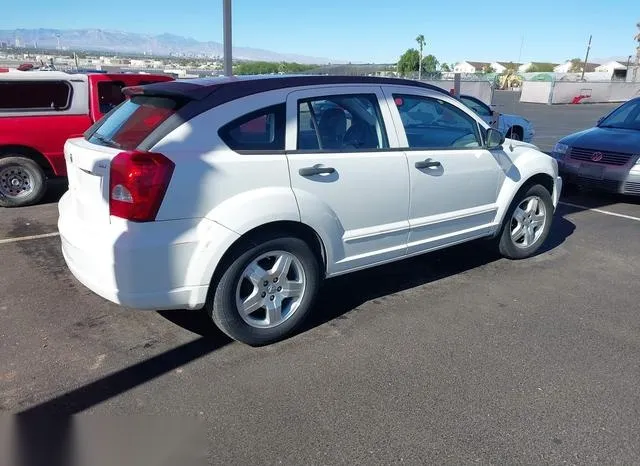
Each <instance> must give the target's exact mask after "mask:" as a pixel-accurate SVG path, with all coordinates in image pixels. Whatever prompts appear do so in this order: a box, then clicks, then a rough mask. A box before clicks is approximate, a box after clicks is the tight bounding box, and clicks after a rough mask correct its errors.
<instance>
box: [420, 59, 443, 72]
mask: <svg viewBox="0 0 640 466" xmlns="http://www.w3.org/2000/svg"><path fill="white" fill-rule="evenodd" d="M439 64H440V62H439V61H438V59H437V58H436V57H434V56H433V55H427V56H426V57H424V58H423V59H422V69H424V70H425V71H427V72H429V73H435V72H436V70H437V69H438V65H439Z"/></svg>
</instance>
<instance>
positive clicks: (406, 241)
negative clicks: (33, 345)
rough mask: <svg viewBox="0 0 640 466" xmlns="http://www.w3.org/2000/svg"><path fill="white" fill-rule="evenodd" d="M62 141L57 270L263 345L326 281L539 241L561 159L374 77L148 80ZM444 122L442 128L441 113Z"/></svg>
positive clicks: (423, 90)
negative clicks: (478, 247) (456, 250)
mask: <svg viewBox="0 0 640 466" xmlns="http://www.w3.org/2000/svg"><path fill="white" fill-rule="evenodd" d="M125 92H126V93H127V94H128V95H129V96H130V99H129V100H127V101H126V102H124V103H122V104H121V105H120V106H118V107H117V108H116V109H115V110H113V111H112V112H111V113H110V114H108V115H107V116H106V117H105V118H103V119H102V120H100V121H99V122H98V123H96V124H95V125H94V126H92V127H91V128H90V129H89V130H88V131H87V132H86V134H85V135H84V137H83V138H76V139H70V140H69V141H67V143H66V145H65V159H66V163H67V169H68V176H69V191H68V192H67V193H65V195H64V196H63V197H62V199H61V200H60V203H59V212H60V217H59V224H58V226H59V231H60V235H61V241H62V251H63V254H64V257H65V260H66V262H67V264H68V266H69V268H70V270H71V271H72V273H73V274H74V275H75V276H76V277H77V279H78V280H79V281H80V282H82V283H83V284H84V285H86V286H87V287H88V288H90V289H91V290H93V291H94V292H95V293H97V294H99V295H100V296H102V297H104V298H106V299H108V300H110V301H113V302H115V303H119V304H121V305H124V306H128V307H132V308H138V309H185V308H186V309H201V308H204V309H205V310H206V312H207V313H209V314H210V316H211V317H212V319H213V321H214V322H215V323H216V324H217V325H218V326H219V327H220V328H221V329H222V330H223V331H224V332H225V333H227V334H228V335H230V336H231V337H232V338H234V339H236V340H240V341H243V342H245V343H248V344H252V345H260V344H267V343H270V342H273V341H276V340H279V339H282V338H284V337H285V336H287V335H289V334H291V333H292V332H293V331H294V330H295V329H296V328H297V327H298V326H299V325H300V324H301V322H302V321H303V319H304V318H305V317H307V316H308V314H309V313H310V311H311V310H312V307H313V302H314V298H315V296H316V293H317V291H318V289H319V287H320V284H321V281H322V280H323V279H325V278H329V277H335V276H337V275H341V274H346V273H349V272H353V271H356V270H360V269H364V268H367V267H372V266H376V265H380V264H384V263H389V262H393V261H397V260H400V259H404V258H406V257H409V256H413V255H416V254H422V253H425V252H427V251H432V250H435V249H440V248H444V247H447V246H450V245H453V244H457V243H461V242H465V241H470V240H474V239H478V238H488V239H493V240H494V241H495V243H496V246H497V247H498V248H499V250H500V251H501V253H502V254H503V255H504V256H506V257H509V258H514V259H519V258H524V257H528V256H531V255H532V254H534V253H535V252H536V251H537V250H538V249H539V248H540V246H541V245H542V243H543V242H544V241H545V238H546V237H547V235H548V233H549V229H550V227H551V222H552V217H553V213H554V211H555V208H556V206H557V202H558V196H559V193H560V190H561V185H562V180H561V178H560V177H559V176H558V167H557V163H556V161H555V160H554V159H553V158H551V157H549V156H547V155H546V154H544V153H542V152H540V151H538V150H537V149H536V148H535V146H532V145H530V144H527V143H523V142H517V141H513V140H509V139H507V140H506V141H505V139H504V137H503V136H502V135H501V134H500V133H499V132H498V131H496V130H493V129H490V128H489V127H488V125H487V124H486V123H485V122H484V121H482V120H481V119H480V118H479V117H478V116H477V115H475V114H474V113H473V112H472V111H471V110H469V109H468V108H467V107H465V106H464V105H463V104H462V103H460V102H459V101H457V100H456V99H454V98H452V97H450V96H449V95H448V94H447V93H446V92H445V91H443V90H441V89H439V88H436V87H432V86H429V85H426V84H423V83H419V82H415V81H407V80H401V79H388V78H374V77H340V76H278V77H268V78H264V77H249V78H215V79H202V80H188V81H174V82H168V83H162V84H151V85H147V86H143V87H139V88H129V89H127V90H126V91H125ZM434 115H435V116H437V117H434Z"/></svg>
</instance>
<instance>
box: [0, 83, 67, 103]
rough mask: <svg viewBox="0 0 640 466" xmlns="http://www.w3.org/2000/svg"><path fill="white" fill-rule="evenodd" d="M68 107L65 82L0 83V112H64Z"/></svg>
mask: <svg viewBox="0 0 640 466" xmlns="http://www.w3.org/2000/svg"><path fill="white" fill-rule="evenodd" d="M70 105H71V86H70V85H69V83H67V82H66V81H4V82H2V81H0V110H66V109H67V108H69V106H70Z"/></svg>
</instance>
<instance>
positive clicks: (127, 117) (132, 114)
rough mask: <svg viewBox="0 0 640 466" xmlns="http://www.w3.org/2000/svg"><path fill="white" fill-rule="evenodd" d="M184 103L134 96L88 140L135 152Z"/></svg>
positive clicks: (107, 118) (91, 134)
mask: <svg viewBox="0 0 640 466" xmlns="http://www.w3.org/2000/svg"><path fill="white" fill-rule="evenodd" d="M181 107H182V103H181V102H178V101H176V100H174V99H172V98H169V97H151V96H134V97H132V98H131V99H129V100H127V101H126V102H124V103H123V104H122V105H121V106H120V107H118V108H117V109H116V110H115V111H114V112H113V113H112V114H111V115H108V116H107V117H106V118H105V119H104V121H101V122H100V123H99V124H100V126H99V127H98V128H97V129H96V130H95V131H94V132H93V133H92V132H91V128H90V129H89V131H88V134H89V136H88V138H87V139H88V140H89V142H91V143H93V144H98V145H103V146H109V147H116V148H118V149H125V150H134V149H136V148H137V147H138V146H139V145H140V144H141V143H142V141H144V140H145V139H146V137H147V136H149V135H150V134H151V132H152V131H153V130H155V129H156V128H157V127H158V126H160V124H162V122H164V121H165V120H166V119H167V118H169V117H170V116H171V115H173V114H174V113H176V112H177V111H178V110H179V109H180V108H181Z"/></svg>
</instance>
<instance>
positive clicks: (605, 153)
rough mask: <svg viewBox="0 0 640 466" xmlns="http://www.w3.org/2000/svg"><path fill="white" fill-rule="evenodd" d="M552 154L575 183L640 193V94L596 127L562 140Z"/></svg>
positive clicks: (615, 190)
mask: <svg viewBox="0 0 640 466" xmlns="http://www.w3.org/2000/svg"><path fill="white" fill-rule="evenodd" d="M552 156H553V157H555V158H556V159H557V160H558V164H559V166H560V171H561V172H562V173H564V174H565V176H566V178H567V180H568V181H569V182H571V183H573V184H576V185H578V186H585V187H592V188H597V189H602V190H606V191H611V192H615V193H622V194H630V195H636V196H637V195H640V97H638V98H635V99H632V100H629V101H628V102H626V103H624V104H622V105H620V106H618V107H617V108H615V109H614V110H613V111H611V112H610V113H609V114H607V115H605V116H604V117H602V118H600V119H599V120H598V123H597V124H596V126H595V127H593V128H589V129H586V130H584V131H580V132H578V133H574V134H570V135H569V136H566V137H564V138H562V139H560V141H558V143H557V144H556V145H555V147H554V148H553V151H552Z"/></svg>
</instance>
